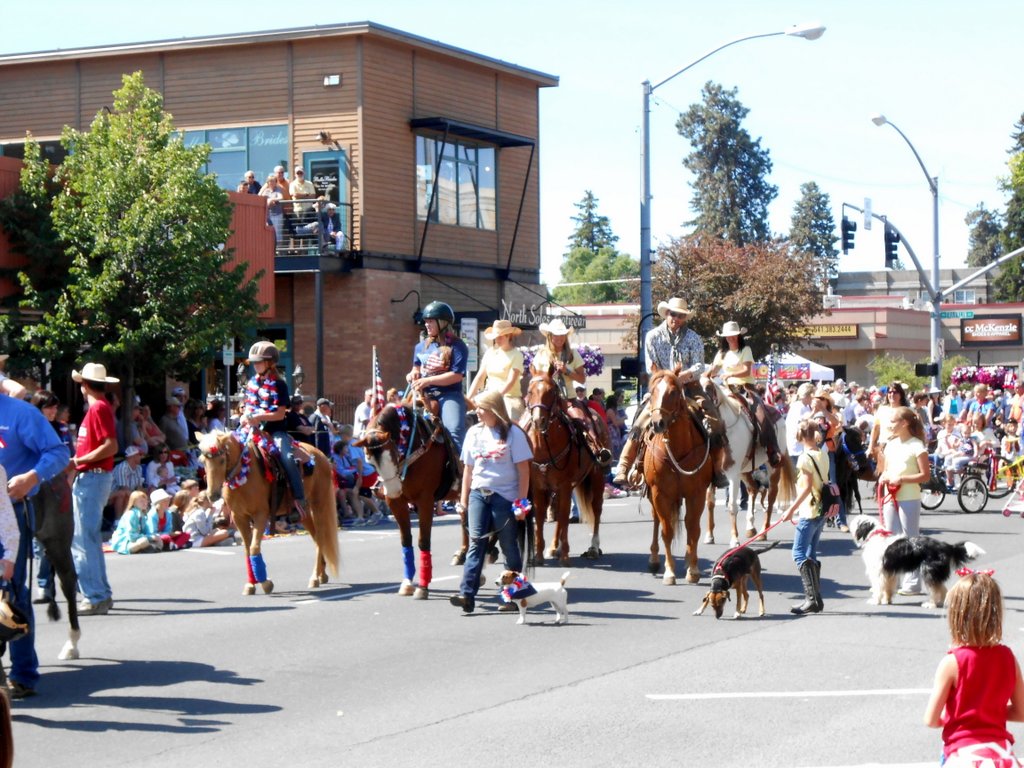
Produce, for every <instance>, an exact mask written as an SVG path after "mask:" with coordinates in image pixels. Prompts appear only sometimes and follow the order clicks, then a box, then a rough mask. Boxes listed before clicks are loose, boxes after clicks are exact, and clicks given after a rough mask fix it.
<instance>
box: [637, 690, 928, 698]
mask: <svg viewBox="0 0 1024 768" xmlns="http://www.w3.org/2000/svg"><path fill="white" fill-rule="evenodd" d="M931 692H932V689H931V688H878V689H866V690H862V691H736V692H734V693H648V694H647V695H646V698H648V699H650V700H651V701H709V700H713V699H814V698H818V699H826V698H828V699H831V698H842V697H848V696H927V695H928V694H930V693H931Z"/></svg>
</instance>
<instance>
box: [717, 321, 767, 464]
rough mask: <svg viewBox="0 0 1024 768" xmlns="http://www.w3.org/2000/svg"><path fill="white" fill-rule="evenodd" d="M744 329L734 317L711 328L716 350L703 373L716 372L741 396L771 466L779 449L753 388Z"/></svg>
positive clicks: (758, 397)
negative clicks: (715, 329) (717, 345)
mask: <svg viewBox="0 0 1024 768" xmlns="http://www.w3.org/2000/svg"><path fill="white" fill-rule="evenodd" d="M746 332H747V329H746V328H740V324H739V323H737V322H735V321H734V320H730V321H729V322H727V323H725V324H724V325H723V326H722V330H721V331H715V335H716V336H717V337H718V338H719V350H718V353H717V354H716V355H715V360H714V362H713V363H712V364H711V368H710V369H709V370H708V371H707V374H706V375H707V376H708V377H709V378H710V377H712V376H715V375H717V374H720V375H721V376H722V378H723V379H724V380H725V383H726V384H727V385H728V386H729V389H731V390H732V392H733V394H735V395H737V396H739V397H742V398H743V400H744V402H745V403H746V404H747V408H748V409H749V410H750V416H751V418H753V419H754V420H755V422H756V423H757V431H758V436H759V438H760V441H761V445H762V446H764V449H765V451H766V452H767V453H768V463H769V464H770V465H771V466H773V467H775V466H778V463H779V462H780V461H781V460H782V452H781V451H780V450H779V441H778V436H777V435H776V434H775V424H774V423H772V422H770V421H769V419H768V414H767V411H765V406H764V402H763V401H762V400H761V396H760V395H759V394H758V393H757V390H756V389H755V388H754V353H753V352H752V351H751V349H750V347H749V346H748V345H747V342H746V339H745V338H744V336H743V335H744V334H745V333H746Z"/></svg>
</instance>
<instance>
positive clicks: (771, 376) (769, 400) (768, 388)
mask: <svg viewBox="0 0 1024 768" xmlns="http://www.w3.org/2000/svg"><path fill="white" fill-rule="evenodd" d="M774 389H775V349H774V348H772V350H771V351H770V352H769V353H768V383H767V384H765V387H764V403H765V405H772V406H774V405H775V392H774V391H773V390H774Z"/></svg>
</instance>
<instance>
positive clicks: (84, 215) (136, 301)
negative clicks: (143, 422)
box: [23, 72, 260, 402]
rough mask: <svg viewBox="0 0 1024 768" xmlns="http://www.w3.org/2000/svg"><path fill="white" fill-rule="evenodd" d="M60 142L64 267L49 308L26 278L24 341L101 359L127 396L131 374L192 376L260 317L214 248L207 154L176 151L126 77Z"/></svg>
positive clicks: (219, 205) (251, 283)
mask: <svg viewBox="0 0 1024 768" xmlns="http://www.w3.org/2000/svg"><path fill="white" fill-rule="evenodd" d="M61 143H62V144H63V145H64V147H65V148H66V149H67V150H68V155H67V157H66V158H65V160H64V162H63V163H62V164H61V165H60V166H59V167H58V168H57V170H56V174H55V177H54V178H55V181H56V183H57V185H58V186H59V189H60V191H59V194H57V195H56V196H55V197H53V198H52V220H53V226H54V231H55V233H56V236H57V237H58V238H59V239H60V240H61V241H62V242H64V243H66V245H67V254H68V256H69V258H70V262H71V263H70V268H69V269H68V272H67V274H66V278H65V284H64V286H63V287H62V288H61V289H60V291H59V292H58V293H57V295H56V300H55V301H53V302H52V303H51V304H49V305H47V304H46V301H47V299H46V296H45V295H44V294H43V293H42V292H40V291H39V290H38V289H37V288H36V287H35V286H32V285H29V284H27V281H26V291H25V299H24V301H25V305H26V306H27V307H30V308H31V309H34V310H36V311H38V312H41V313H42V317H41V319H40V322H38V323H37V324H35V325H31V326H26V327H25V329H24V337H25V338H26V339H27V340H28V341H30V343H31V344H32V345H33V347H34V349H35V350H36V351H37V352H38V353H39V354H40V356H41V357H43V358H44V359H52V358H56V357H60V356H61V355H62V354H64V353H65V351H66V350H75V351H77V352H79V353H80V354H81V355H82V357H84V358H89V357H91V358H99V359H101V360H103V362H105V363H106V364H107V365H108V367H110V368H113V369H114V370H118V371H120V372H121V375H122V378H123V380H124V381H125V384H126V386H127V388H128V390H129V392H130V391H131V390H132V389H133V388H134V384H135V381H136V378H137V377H138V378H140V379H142V378H145V379H148V380H153V381H162V380H163V377H164V376H165V375H167V374H173V375H176V376H180V377H191V376H193V375H195V373H196V372H197V371H198V370H199V369H200V368H201V367H202V366H203V365H204V364H206V363H207V362H208V361H209V359H210V356H211V352H212V351H213V350H214V349H216V348H218V347H219V346H220V345H221V344H222V343H223V342H224V340H225V339H228V338H230V337H232V336H235V335H241V334H242V333H243V331H244V330H245V329H246V328H247V327H251V326H252V325H255V324H256V320H257V314H258V312H259V309H260V307H259V305H258V304H257V301H256V290H257V285H256V282H255V280H249V279H247V278H246V276H245V271H246V267H245V265H244V264H233V257H232V255H231V254H230V253H229V252H227V251H226V250H225V249H224V247H223V244H224V243H225V242H226V240H227V237H228V234H229V225H230V221H231V210H230V207H229V203H228V200H227V196H226V194H225V193H224V192H223V191H222V190H221V189H220V188H219V187H218V186H217V183H216V181H215V180H214V178H213V176H212V175H209V174H207V175H203V173H202V168H203V166H204V165H205V164H206V162H207V159H208V156H209V152H210V148H209V146H207V145H201V146H199V147H194V148H186V147H185V146H184V145H183V143H182V140H181V136H180V133H179V132H178V131H177V130H176V129H175V128H174V125H173V121H172V119H171V116H170V115H169V114H168V113H167V112H165V111H164V110H163V100H162V97H161V96H160V94H158V93H157V92H155V91H152V90H150V89H149V88H147V87H146V86H145V84H144V82H143V78H142V74H141V73H139V72H136V73H135V74H132V75H125V76H124V78H123V85H122V87H121V88H120V89H119V90H117V91H115V92H114V100H113V109H112V110H109V111H108V110H106V109H104V110H103V111H101V112H99V113H98V114H97V115H96V118H95V119H94V120H93V122H92V125H91V126H90V128H89V130H88V131H84V132H81V131H77V130H74V129H72V128H68V127H66V128H65V129H64V132H63V135H62V139H61ZM25 163H26V165H27V166H29V168H28V169H27V170H26V174H25V175H24V177H23V181H24V186H23V191H24V192H25V194H27V195H31V196H33V197H34V198H35V199H37V200H41V199H43V197H44V196H46V195H47V194H48V192H47V191H46V190H45V188H44V180H45V177H46V171H45V168H44V167H43V160H42V158H41V156H40V155H39V154H38V152H37V153H35V154H34V155H33V156H31V157H29V156H28V155H26V158H25ZM128 400H129V398H127V397H126V398H125V401H126V402H127V401H128Z"/></svg>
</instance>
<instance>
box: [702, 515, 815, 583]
mask: <svg viewBox="0 0 1024 768" xmlns="http://www.w3.org/2000/svg"><path fill="white" fill-rule="evenodd" d="M791 520H792V518H791ZM784 522H786V521H785V519H783V518H781V517H780V518H779V519H778V520H776V521H775V522H774V523H772V524H771V525H769V526H768V527H767V528H765V529H764V530H763V531H761V532H760V533H755V534H754V535H753V536H751V537H750V538H749V539H747V540H746V541H744V542H743V543H742V544H740V545H739V546H738V547H734V548H733V549H730V550H729V551H728V552H726V553H725V554H724V555H722V556H721V557H720V558H718V561H717V562H716V563H715V566H714V568H712V569H711V575H712V576H714V574H715V571H717V570H718V569H719V568H720V567H721V565H722V563H723V562H725V559H726V558H727V557H729V556H730V555H734V554H736V553H737V552H739V551H740V550H741V549H743V548H744V547H746V546H748V545H750V544H751V543H752V542H755V541H757V540H758V539H759V538H761V537H762V536H767V535H768V532H769V531H770V530H772V528H775V527H776V526H777V525H780V524H781V523H784ZM793 525H796V523H795V522H794V523H793Z"/></svg>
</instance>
